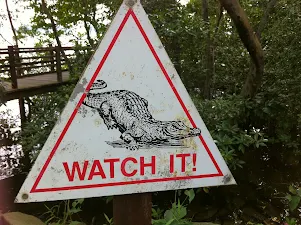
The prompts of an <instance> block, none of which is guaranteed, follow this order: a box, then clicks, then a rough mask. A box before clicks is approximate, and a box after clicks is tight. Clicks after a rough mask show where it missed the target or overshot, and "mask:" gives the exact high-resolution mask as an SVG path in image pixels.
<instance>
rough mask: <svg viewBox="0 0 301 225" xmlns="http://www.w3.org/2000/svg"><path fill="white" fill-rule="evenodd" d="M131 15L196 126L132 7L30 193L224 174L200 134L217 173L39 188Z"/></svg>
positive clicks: (186, 112) (190, 118)
mask: <svg viewBox="0 0 301 225" xmlns="http://www.w3.org/2000/svg"><path fill="white" fill-rule="evenodd" d="M130 16H132V18H133V19H134V21H135V23H136V25H137V27H138V28H139V30H140V32H141V34H142V36H143V38H144V40H145V42H146V43H147V45H148V47H149V49H150V51H151V52H152V54H153V55H154V57H155V59H156V61H157V63H158V64H159V66H160V68H161V70H162V72H163V74H164V76H165V78H166V80H167V81H168V83H169V85H170V87H171V88H172V90H173V92H174V94H175V95H176V97H177V99H178V101H179V102H180V104H181V106H182V108H183V110H184V111H185V114H186V115H187V117H188V119H189V121H190V123H191V125H192V126H193V127H196V124H195V122H194V121H193V119H192V117H191V115H190V114H189V112H188V110H187V108H186V106H185V104H184V102H183V101H182V99H181V97H180V95H179V93H178V91H177V90H176V88H175V86H174V85H173V83H172V80H171V79H170V77H169V76H168V73H167V71H166V69H165V68H164V66H163V64H162V62H161V60H160V58H159V56H158V54H157V53H156V51H155V49H154V47H153V45H152V44H151V42H150V40H149V38H148V37H147V35H146V33H145V31H144V29H143V27H142V25H141V23H140V22H139V20H138V18H137V16H136V14H135V12H134V11H133V10H132V9H129V10H128V12H127V13H126V15H125V17H124V19H123V21H122V23H121V24H120V26H119V28H118V30H117V32H116V34H115V35H114V37H113V39H112V41H111V43H110V45H109V47H108V49H107V51H106V52H105V54H104V56H103V58H102V60H101V62H100V63H99V65H98V67H97V69H96V71H95V72H94V74H93V77H92V79H91V80H90V82H89V83H88V85H87V87H86V89H85V92H84V93H83V95H82V97H81V98H80V100H79V102H78V103H77V105H76V107H75V109H74V111H73V113H72V114H71V116H70V118H69V120H68V122H67V124H66V126H65V127H64V129H63V131H62V133H61V135H60V136H59V138H58V140H57V142H56V143H55V145H54V147H53V149H52V151H51V153H50V155H49V156H48V158H47V160H46V162H45V164H44V166H43V167H42V169H41V171H40V173H39V175H38V177H37V178H36V180H35V182H34V184H33V186H32V189H31V191H30V193H42V192H43V193H45V192H55V191H67V190H79V189H88V188H100V187H110V186H120V185H130V184H142V183H152V182H165V181H176V180H187V179H199V178H212V177H220V176H223V173H222V171H221V169H220V167H219V165H218V164H217V162H216V160H215V159H214V157H213V155H212V153H211V151H210V149H209V147H208V145H207V144H206V142H205V140H204V138H203V137H202V135H200V136H199V138H200V140H201V142H202V144H203V146H204V148H205V149H206V151H207V153H208V155H209V157H210V159H211V160H212V162H213V164H214V166H215V168H216V170H217V172H218V173H216V174H202V175H195V176H182V177H168V178H155V179H148V180H135V181H124V182H114V183H104V184H89V185H78V186H68V187H56V188H37V186H38V184H39V183H40V181H41V179H42V177H43V175H44V173H45V171H46V169H47V167H48V165H49V163H50V161H51V160H52V158H53V156H54V154H55V153H56V150H57V149H58V147H59V145H60V143H61V141H62V140H63V138H64V136H65V134H66V132H67V131H68V129H69V127H70V125H71V123H72V121H73V119H74V117H75V116H76V114H77V112H78V109H79V108H80V106H81V104H82V102H83V101H84V99H85V97H86V96H87V93H88V91H89V90H90V88H91V86H92V84H93V83H94V81H95V79H96V77H97V76H98V74H99V72H100V70H101V69H102V67H103V65H104V63H105V61H106V60H107V58H108V56H109V54H110V52H111V50H112V49H113V47H114V45H115V43H116V41H117V39H118V37H119V35H120V33H121V31H122V30H123V28H124V26H125V24H126V22H127V21H128V19H129V17H130Z"/></svg>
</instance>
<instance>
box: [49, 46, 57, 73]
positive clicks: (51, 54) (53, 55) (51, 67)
mask: <svg viewBox="0 0 301 225" xmlns="http://www.w3.org/2000/svg"><path fill="white" fill-rule="evenodd" d="M49 48H50V50H49V53H50V54H49V55H50V61H51V66H50V71H51V72H52V73H54V72H55V67H54V62H55V60H54V57H56V56H55V54H54V51H53V47H52V45H49Z"/></svg>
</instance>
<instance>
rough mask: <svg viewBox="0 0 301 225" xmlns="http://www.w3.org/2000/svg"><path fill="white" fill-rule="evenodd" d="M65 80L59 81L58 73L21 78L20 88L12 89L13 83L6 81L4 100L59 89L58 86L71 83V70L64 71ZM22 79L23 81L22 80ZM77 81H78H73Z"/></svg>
mask: <svg viewBox="0 0 301 225" xmlns="http://www.w3.org/2000/svg"><path fill="white" fill-rule="evenodd" d="M62 75H63V82H61V83H58V82H57V75H56V73H52V74H45V75H40V76H35V77H29V78H30V79H29V78H27V77H26V78H22V79H19V80H20V81H18V82H20V84H19V86H18V89H12V88H11V83H9V82H4V88H5V95H4V101H10V100H13V99H18V98H21V97H29V96H33V95H37V94H43V93H46V92H52V91H55V90H57V88H58V87H60V86H62V85H64V84H69V83H71V81H70V79H69V72H68V71H65V72H63V73H62ZM21 80H22V81H21ZM72 82H76V81H72Z"/></svg>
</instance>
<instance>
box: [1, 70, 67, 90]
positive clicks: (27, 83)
mask: <svg viewBox="0 0 301 225" xmlns="http://www.w3.org/2000/svg"><path fill="white" fill-rule="evenodd" d="M68 80H69V72H68V71H64V72H62V81H63V82H65V81H68ZM55 83H57V74H56V73H49V74H44V75H39V76H31V77H23V78H18V89H26V88H33V87H42V86H44V85H49V84H55ZM12 90H13V89H12V88H11V87H7V86H6V87H5V91H6V92H10V91H12Z"/></svg>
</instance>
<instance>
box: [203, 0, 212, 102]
mask: <svg viewBox="0 0 301 225" xmlns="http://www.w3.org/2000/svg"><path fill="white" fill-rule="evenodd" d="M202 16H203V21H204V23H205V29H206V46H205V51H204V58H205V71H206V73H205V74H206V76H205V83H204V98H205V99H211V84H212V79H213V72H214V59H213V46H212V40H211V32H210V21H209V13H208V0H202Z"/></svg>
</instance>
